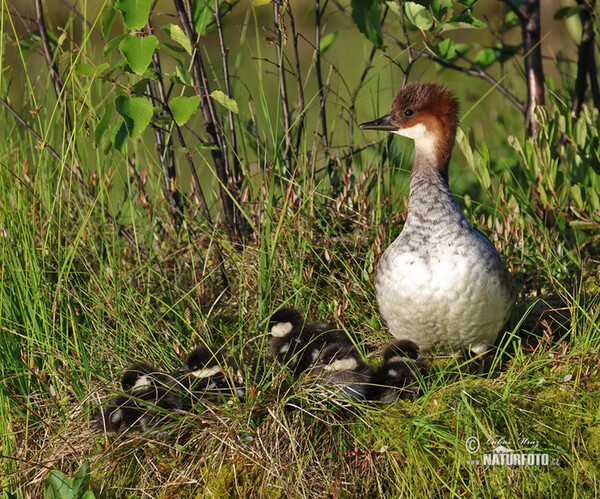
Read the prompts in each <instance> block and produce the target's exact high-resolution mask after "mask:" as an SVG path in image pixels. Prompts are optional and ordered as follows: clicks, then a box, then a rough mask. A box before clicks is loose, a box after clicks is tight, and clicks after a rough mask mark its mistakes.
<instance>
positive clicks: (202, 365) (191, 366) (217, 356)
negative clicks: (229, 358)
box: [184, 346, 225, 378]
mask: <svg viewBox="0 0 600 499" xmlns="http://www.w3.org/2000/svg"><path fill="white" fill-rule="evenodd" d="M224 362H225V359H224V358H223V354H222V353H221V352H218V351H216V350H215V349H212V348H210V347H207V346H201V347H198V348H194V349H193V350H192V351H191V352H190V353H189V354H188V356H187V358H186V359H185V366H184V370H185V371H189V373H190V374H192V375H194V376H196V377H200V378H207V377H211V376H214V375H216V374H219V373H220V372H221V366H222V365H223V364H224Z"/></svg>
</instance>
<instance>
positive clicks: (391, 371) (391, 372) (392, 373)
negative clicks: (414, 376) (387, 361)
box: [387, 369, 398, 377]
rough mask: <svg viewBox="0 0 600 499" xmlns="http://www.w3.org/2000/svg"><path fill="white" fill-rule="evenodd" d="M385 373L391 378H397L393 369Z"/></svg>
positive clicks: (396, 373) (396, 372)
mask: <svg viewBox="0 0 600 499" xmlns="http://www.w3.org/2000/svg"><path fill="white" fill-rule="evenodd" d="M387 373H388V376H393V377H396V376H398V371H396V370H395V369H390V370H389V371H388V372H387Z"/></svg>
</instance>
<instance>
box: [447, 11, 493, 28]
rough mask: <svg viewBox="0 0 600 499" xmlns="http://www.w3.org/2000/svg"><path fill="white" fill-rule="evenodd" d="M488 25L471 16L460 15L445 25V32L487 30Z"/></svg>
mask: <svg viewBox="0 0 600 499" xmlns="http://www.w3.org/2000/svg"><path fill="white" fill-rule="evenodd" d="M486 27H487V24H485V23H484V22H483V21H480V20H479V19H477V18H475V17H473V16H471V15H469V14H466V13H465V14H459V15H457V16H454V17H452V18H451V19H450V21H448V22H447V23H445V24H444V30H445V31H449V30H453V29H482V28H486Z"/></svg>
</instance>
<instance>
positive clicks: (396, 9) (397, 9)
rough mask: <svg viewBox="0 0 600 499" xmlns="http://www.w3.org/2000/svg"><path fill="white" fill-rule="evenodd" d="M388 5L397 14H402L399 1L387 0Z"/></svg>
mask: <svg viewBox="0 0 600 499" xmlns="http://www.w3.org/2000/svg"><path fill="white" fill-rule="evenodd" d="M385 3H386V5H387V6H388V7H389V8H390V10H391V11H392V12H393V13H394V14H396V15H397V16H399V15H400V14H401V12H400V5H398V2H396V1H395V0H393V1H391V2H390V1H387V2H385Z"/></svg>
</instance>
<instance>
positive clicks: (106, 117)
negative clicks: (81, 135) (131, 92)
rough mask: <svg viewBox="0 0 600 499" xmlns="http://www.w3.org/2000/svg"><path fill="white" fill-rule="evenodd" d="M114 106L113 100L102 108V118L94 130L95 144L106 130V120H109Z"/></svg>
mask: <svg viewBox="0 0 600 499" xmlns="http://www.w3.org/2000/svg"><path fill="white" fill-rule="evenodd" d="M114 108H115V103H114V102H109V103H108V104H107V105H106V107H105V108H104V114H103V115H102V119H101V120H100V122H99V123H98V126H97V127H96V130H95V132H94V138H95V139H96V144H100V140H101V139H102V136H103V135H104V132H105V131H106V127H107V126H108V122H109V121H110V117H111V116H112V112H113V110H114Z"/></svg>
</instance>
